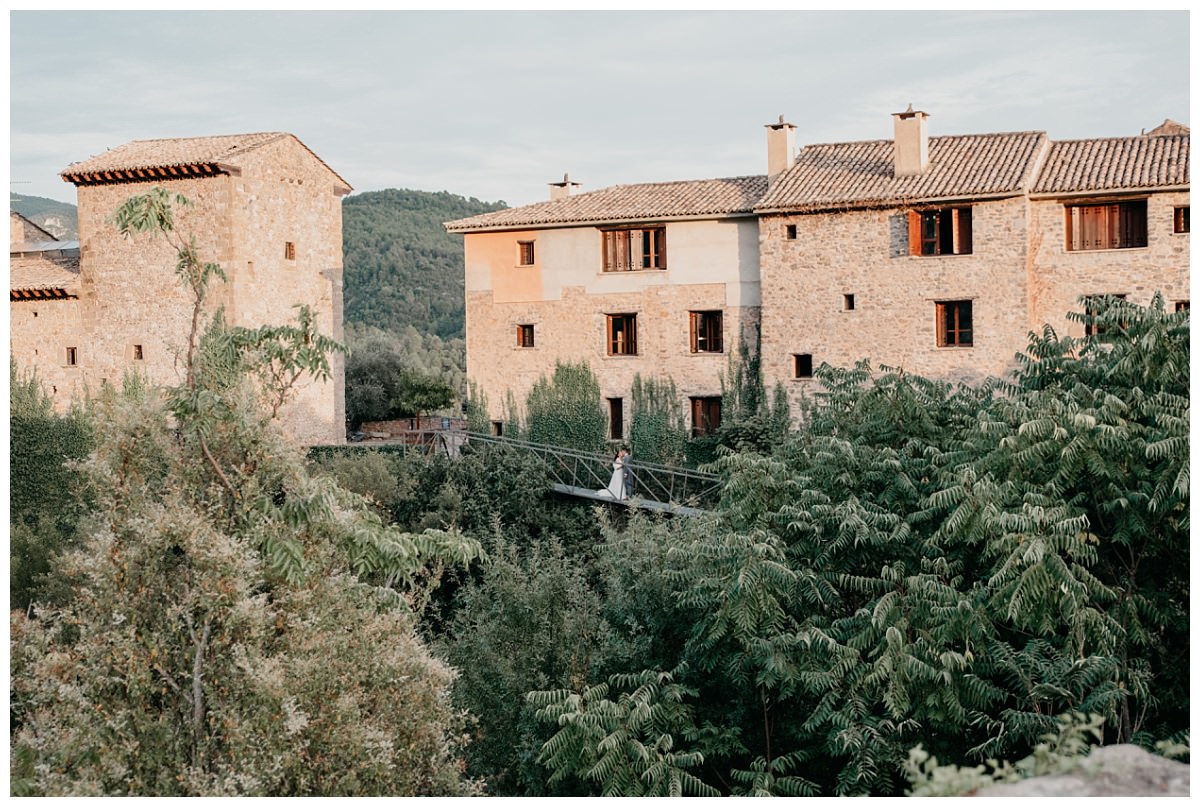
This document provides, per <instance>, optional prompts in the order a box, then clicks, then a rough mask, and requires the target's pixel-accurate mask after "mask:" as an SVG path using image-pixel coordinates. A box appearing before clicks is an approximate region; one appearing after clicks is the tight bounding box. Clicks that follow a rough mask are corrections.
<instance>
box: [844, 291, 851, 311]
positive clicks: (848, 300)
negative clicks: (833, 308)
mask: <svg viewBox="0 0 1200 807" xmlns="http://www.w3.org/2000/svg"><path fill="white" fill-rule="evenodd" d="M842 308H843V309H844V310H846V311H853V310H854V295H853V294H843V295H842Z"/></svg>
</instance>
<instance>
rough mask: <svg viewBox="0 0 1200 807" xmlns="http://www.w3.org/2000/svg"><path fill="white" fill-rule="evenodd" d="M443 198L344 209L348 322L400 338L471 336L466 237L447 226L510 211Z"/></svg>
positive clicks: (395, 193)
mask: <svg viewBox="0 0 1200 807" xmlns="http://www.w3.org/2000/svg"><path fill="white" fill-rule="evenodd" d="M505 207H506V205H505V204H504V203H503V202H494V203H489V202H481V201H479V200H478V199H475V198H471V199H466V198H463V197H462V196H455V195H454V194H451V193H447V192H445V191H441V192H438V193H431V192H428V191H413V190H395V189H389V190H383V191H371V192H368V193H361V194H356V195H354V196H348V197H346V199H345V201H344V202H343V203H342V234H343V251H344V255H345V290H344V297H345V312H346V313H345V321H346V324H347V325H349V324H350V323H362V324H365V325H372V326H374V327H377V328H382V329H383V330H386V331H391V332H393V333H398V332H400V331H402V330H404V327H405V326H406V325H412V326H413V327H415V328H416V329H417V330H418V331H421V332H423V333H431V334H435V335H437V336H439V337H442V338H450V337H455V336H462V335H463V318H464V314H465V308H464V295H463V247H462V236H461V235H456V234H452V233H447V232H446V231H445V230H444V229H443V228H442V222H443V221H450V220H451V219H459V218H465V217H467V216H474V215H476V214H479V213H487V212H490V211H493V210H502V209H503V208H505Z"/></svg>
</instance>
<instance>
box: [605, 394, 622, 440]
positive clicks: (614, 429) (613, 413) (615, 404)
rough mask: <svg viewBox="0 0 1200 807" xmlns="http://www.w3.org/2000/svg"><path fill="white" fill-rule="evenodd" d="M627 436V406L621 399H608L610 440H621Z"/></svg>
mask: <svg viewBox="0 0 1200 807" xmlns="http://www.w3.org/2000/svg"><path fill="white" fill-rule="evenodd" d="M624 435H625V404H624V401H623V400H622V399H621V398H609V399H608V439H610V440H620V439H621V438H622V437H624Z"/></svg>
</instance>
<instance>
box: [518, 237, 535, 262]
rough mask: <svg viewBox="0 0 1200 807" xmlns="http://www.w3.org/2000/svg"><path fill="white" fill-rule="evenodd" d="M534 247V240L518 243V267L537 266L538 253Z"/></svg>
mask: <svg viewBox="0 0 1200 807" xmlns="http://www.w3.org/2000/svg"><path fill="white" fill-rule="evenodd" d="M533 245H534V239H528V240H519V241H517V266H534V265H536V263H537V251H536V250H535V249H534V246H533Z"/></svg>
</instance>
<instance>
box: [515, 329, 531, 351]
mask: <svg viewBox="0 0 1200 807" xmlns="http://www.w3.org/2000/svg"><path fill="white" fill-rule="evenodd" d="M517 347H533V326H532V325H518V326H517Z"/></svg>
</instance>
